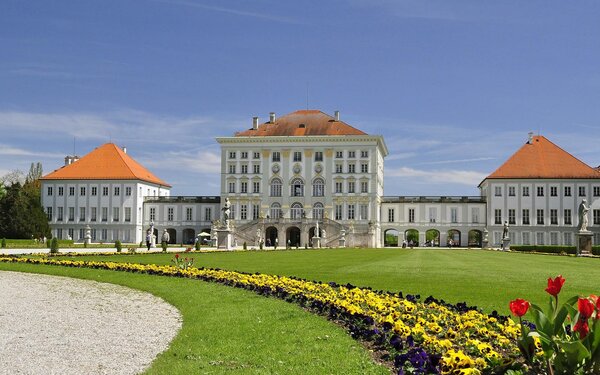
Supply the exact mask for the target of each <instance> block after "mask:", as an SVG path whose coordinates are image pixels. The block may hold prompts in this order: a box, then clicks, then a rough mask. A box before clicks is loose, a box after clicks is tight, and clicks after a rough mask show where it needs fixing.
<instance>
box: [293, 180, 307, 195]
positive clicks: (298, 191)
mask: <svg viewBox="0 0 600 375" xmlns="http://www.w3.org/2000/svg"><path fill="white" fill-rule="evenodd" d="M291 188H292V189H291V196H292V197H303V196H304V183H303V182H302V180H301V179H299V178H295V179H294V180H293V181H292V186H291Z"/></svg>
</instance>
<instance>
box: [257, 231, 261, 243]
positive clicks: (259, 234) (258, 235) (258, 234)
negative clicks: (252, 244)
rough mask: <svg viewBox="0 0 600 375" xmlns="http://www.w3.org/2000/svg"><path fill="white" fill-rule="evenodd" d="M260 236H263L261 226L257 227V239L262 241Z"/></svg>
mask: <svg viewBox="0 0 600 375" xmlns="http://www.w3.org/2000/svg"><path fill="white" fill-rule="evenodd" d="M260 238H261V232H260V228H256V239H257V241H260Z"/></svg>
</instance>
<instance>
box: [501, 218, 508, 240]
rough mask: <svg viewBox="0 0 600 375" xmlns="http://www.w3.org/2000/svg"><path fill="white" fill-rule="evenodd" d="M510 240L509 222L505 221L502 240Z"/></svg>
mask: <svg viewBox="0 0 600 375" xmlns="http://www.w3.org/2000/svg"><path fill="white" fill-rule="evenodd" d="M505 238H508V221H504V228H503V229H502V239H505Z"/></svg>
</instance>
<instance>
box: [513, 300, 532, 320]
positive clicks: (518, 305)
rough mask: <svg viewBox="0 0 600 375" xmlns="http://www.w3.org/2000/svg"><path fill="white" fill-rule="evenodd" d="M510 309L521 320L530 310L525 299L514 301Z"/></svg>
mask: <svg viewBox="0 0 600 375" xmlns="http://www.w3.org/2000/svg"><path fill="white" fill-rule="evenodd" d="M509 307H510V311H511V312H512V313H513V314H514V315H515V316H518V317H519V318H520V317H522V316H523V315H525V314H526V313H527V310H529V302H528V301H525V300H524V299H521V298H517V299H516V300H514V301H510V304H509Z"/></svg>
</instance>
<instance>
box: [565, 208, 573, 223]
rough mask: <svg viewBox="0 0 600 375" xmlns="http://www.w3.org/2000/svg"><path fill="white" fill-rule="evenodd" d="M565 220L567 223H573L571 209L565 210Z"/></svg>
mask: <svg viewBox="0 0 600 375" xmlns="http://www.w3.org/2000/svg"><path fill="white" fill-rule="evenodd" d="M564 221H565V225H572V224H573V223H572V221H573V220H572V219H571V210H569V209H566V210H565V215H564Z"/></svg>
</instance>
